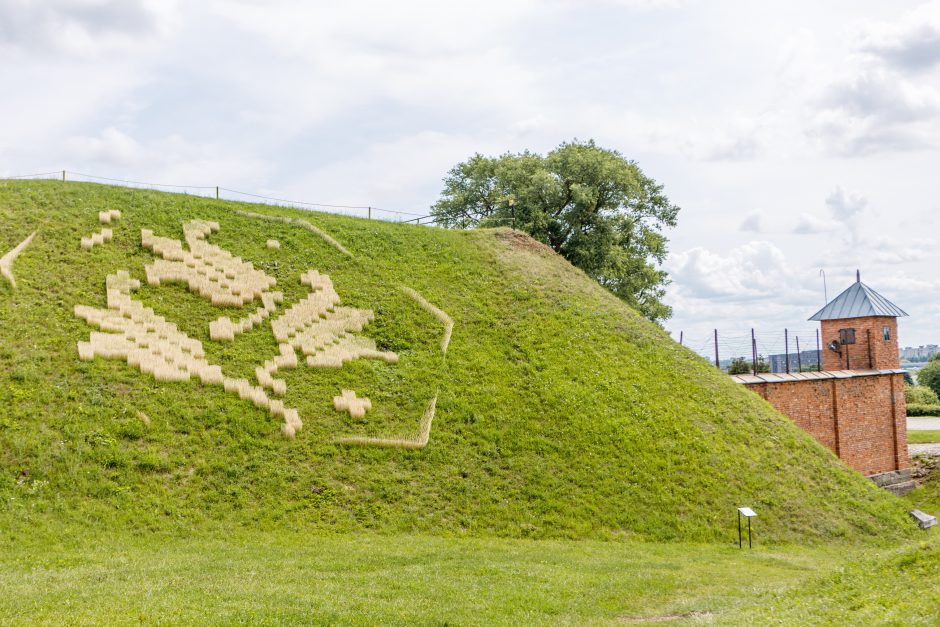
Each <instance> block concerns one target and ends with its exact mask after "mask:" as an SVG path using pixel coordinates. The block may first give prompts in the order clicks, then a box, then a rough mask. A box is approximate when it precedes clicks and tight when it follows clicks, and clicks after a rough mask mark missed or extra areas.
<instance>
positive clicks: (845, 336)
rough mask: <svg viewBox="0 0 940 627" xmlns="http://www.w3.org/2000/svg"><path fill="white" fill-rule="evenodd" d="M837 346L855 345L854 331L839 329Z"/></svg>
mask: <svg viewBox="0 0 940 627" xmlns="http://www.w3.org/2000/svg"><path fill="white" fill-rule="evenodd" d="M839 344H842V345H843V346H844V345H846V344H855V329H839Z"/></svg>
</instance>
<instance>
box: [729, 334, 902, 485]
mask: <svg viewBox="0 0 940 627" xmlns="http://www.w3.org/2000/svg"><path fill="white" fill-rule="evenodd" d="M878 320H879V327H878V332H879V334H878V338H877V339H878V340H879V341H880V340H881V339H882V336H881V322H880V321H882V320H886V319H885V318H880V319H878ZM840 322H845V321H840ZM873 335H874V333H873ZM872 339H873V340H874V339H875V338H874V337H873V338H872ZM893 339H894V336H893V335H892V340H893ZM891 343H892V344H894V347H895V352H897V344H896V343H894V342H891ZM865 354H866V361H865V364H864V365H865V366H867V365H868V363H867V347H866V353H865ZM850 359H851V357H850ZM747 386H748V388H749V389H751V390H752V391H754V392H757V393H758V394H760V395H761V396H763V397H764V398H765V399H766V400H767V401H768V402H769V403H770V404H771V405H773V406H774V407H776V408H777V410H778V411H780V412H781V413H782V414H784V415H786V416H788V417H789V418H790V419H791V420H793V422H795V423H796V424H797V425H799V426H800V427H801V428H803V429H804V430H805V431H807V432H809V433H810V434H811V435H812V436H813V437H814V438H816V440H818V441H819V442H820V443H822V444H823V445H825V446H827V447H828V448H829V449H830V450H832V451H833V452H834V453H835V454H836V455H838V456H839V457H840V458H841V459H842V460H844V461H845V463H846V464H848V465H849V466H851V467H852V468H854V469H855V470H857V471H859V472H861V473H863V474H865V475H874V474H878V473H881V472H888V471H891V470H901V469H905V468H909V467H910V461H909V460H908V456H907V416H906V414H907V407H906V405H905V403H904V377H903V375H900V374H873V375H865V376H854V377H850V378H831V379H817V380H803V381H786V382H780V383H768V382H760V383H748V384H747ZM892 393H893V394H892Z"/></svg>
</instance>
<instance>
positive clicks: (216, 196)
mask: <svg viewBox="0 0 940 627" xmlns="http://www.w3.org/2000/svg"><path fill="white" fill-rule="evenodd" d="M215 199H216V200H218V199H219V186H218V185H216V186H215Z"/></svg>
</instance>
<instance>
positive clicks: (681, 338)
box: [679, 331, 684, 346]
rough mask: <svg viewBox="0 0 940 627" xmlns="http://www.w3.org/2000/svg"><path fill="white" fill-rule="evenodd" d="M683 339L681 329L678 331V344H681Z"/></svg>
mask: <svg viewBox="0 0 940 627" xmlns="http://www.w3.org/2000/svg"><path fill="white" fill-rule="evenodd" d="M683 339H684V338H683V331H679V346H682V340H683Z"/></svg>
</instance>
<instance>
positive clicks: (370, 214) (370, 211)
mask: <svg viewBox="0 0 940 627" xmlns="http://www.w3.org/2000/svg"><path fill="white" fill-rule="evenodd" d="M368 209H369V219H370V220H371V219H372V207H368Z"/></svg>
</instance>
